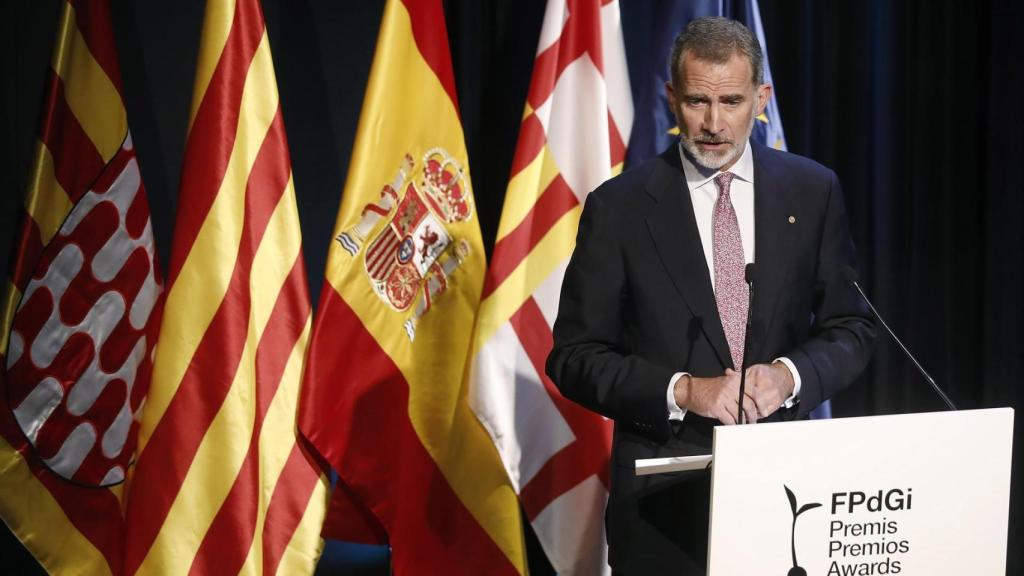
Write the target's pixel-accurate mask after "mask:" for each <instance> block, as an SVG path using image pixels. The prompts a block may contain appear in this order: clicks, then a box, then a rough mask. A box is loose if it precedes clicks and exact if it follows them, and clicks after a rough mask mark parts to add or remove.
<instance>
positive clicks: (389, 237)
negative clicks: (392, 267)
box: [366, 229, 399, 278]
mask: <svg viewBox="0 0 1024 576" xmlns="http://www.w3.org/2000/svg"><path fill="white" fill-rule="evenodd" d="M384 234H386V236H385V237H384V238H382V239H381V241H380V244H378V245H376V246H375V247H374V250H373V254H371V255H370V259H369V260H367V262H366V267H367V268H368V269H369V270H370V275H371V276H373V277H374V278H379V276H377V273H378V272H379V271H380V269H381V267H382V266H383V265H385V264H386V263H387V262H388V260H389V259H391V257H392V256H394V255H395V253H396V252H398V246H399V238H398V236H397V235H395V233H394V232H392V231H391V230H390V229H386V230H385V231H384Z"/></svg>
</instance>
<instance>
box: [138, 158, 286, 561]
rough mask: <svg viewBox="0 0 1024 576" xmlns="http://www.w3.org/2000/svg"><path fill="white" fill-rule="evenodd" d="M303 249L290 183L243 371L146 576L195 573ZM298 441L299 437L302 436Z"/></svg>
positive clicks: (257, 296)
mask: <svg viewBox="0 0 1024 576" xmlns="http://www.w3.org/2000/svg"><path fill="white" fill-rule="evenodd" d="M236 190H237V189H236ZM234 193H236V194H240V193H241V192H240V191H235V192H234ZM299 246H300V241H299V228H298V216H297V212H296V209H295V199H294V193H293V190H292V186H291V179H290V178H289V181H288V185H287V188H286V192H285V194H284V196H283V197H282V198H281V201H279V202H278V205H277V207H275V209H274V214H273V215H272V216H271V219H270V223H269V225H268V227H267V231H266V233H265V235H264V237H263V240H262V241H261V242H260V245H259V248H257V250H256V255H255V257H254V258H253V262H252V277H251V281H250V285H249V291H250V294H251V299H252V306H251V311H250V314H251V316H250V318H249V331H248V334H247V337H246V342H245V347H244V349H243V350H242V357H241V361H240V363H239V367H238V372H236V373H235V377H234V380H233V381H232V383H231V388H230V390H229V391H228V394H227V396H226V397H225V399H224V403H223V404H222V405H221V407H220V410H218V412H217V415H216V416H215V417H214V419H213V422H212V423H211V424H210V428H209V429H208V430H207V432H206V435H205V436H204V437H203V441H202V442H201V443H200V445H199V449H198V451H197V452H196V455H195V457H194V458H193V460H192V465H191V466H190V467H189V470H188V473H187V474H186V475H185V479H184V481H183V482H182V484H181V489H180V490H179V492H178V495H177V497H176V498H175V500H174V503H173V504H172V505H171V509H170V510H169V511H168V514H167V518H166V519H165V520H164V523H163V526H161V528H160V534H159V535H158V536H157V538H156V540H155V541H154V542H153V545H152V547H151V548H150V549H149V552H148V553H147V555H146V558H145V560H144V561H143V562H142V564H141V565H140V567H139V572H140V573H143V574H144V573H149V572H153V573H166V572H168V571H174V570H175V569H183V568H187V566H182V564H181V559H182V558H192V557H194V556H195V554H196V552H197V551H198V550H199V545H200V543H201V542H202V539H203V536H204V535H205V534H206V531H207V530H208V529H209V527H210V524H211V523H212V522H213V518H214V517H215V516H216V514H217V511H218V510H219V509H220V507H221V505H222V504H223V502H224V499H225V498H226V497H227V494H228V492H229V491H230V489H231V486H232V484H234V482H235V478H236V477H237V476H238V471H239V469H241V467H242V463H243V461H244V459H245V455H246V452H248V450H249V443H250V442H251V440H252V431H253V426H254V416H255V403H256V397H255V390H254V384H255V382H256V349H257V347H258V345H259V341H260V338H262V337H263V335H264V331H265V330H266V328H267V320H268V319H269V316H270V311H271V310H272V309H273V307H274V303H275V302H276V301H277V298H278V295H279V294H280V292H281V287H282V285H283V284H284V281H285V278H286V277H287V276H288V273H289V272H290V271H291V268H292V264H293V263H294V262H295V259H296V258H298V257H299ZM198 297H199V298H202V296H201V295H200V296H198ZM161 352H163V351H161ZM158 357H159V356H158ZM297 362H298V365H297V366H291V373H288V372H286V373H285V375H286V376H289V377H291V378H293V379H295V380H296V382H295V384H294V385H295V386H298V383H297V379H298V375H297V372H300V371H301V355H300V358H299V359H298V360H297ZM289 364H291V359H290V360H289ZM291 437H292V438H294V432H292V433H291ZM262 457H263V454H262V451H261V466H264V465H267V462H266V461H264V460H262ZM270 489H272V486H271V487H270ZM186 564H187V563H186Z"/></svg>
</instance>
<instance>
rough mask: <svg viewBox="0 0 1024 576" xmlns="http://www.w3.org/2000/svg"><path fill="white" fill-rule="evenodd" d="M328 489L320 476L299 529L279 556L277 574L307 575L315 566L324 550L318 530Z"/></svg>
mask: <svg viewBox="0 0 1024 576" xmlns="http://www.w3.org/2000/svg"><path fill="white" fill-rule="evenodd" d="M328 487H329V484H328V482H327V477H326V476H323V475H321V476H320V481H319V482H317V483H316V488H315V489H314V490H313V494H312V495H311V496H310V498H309V505H308V506H306V511H305V513H303V515H302V520H301V521H299V527H298V528H297V529H296V530H295V532H294V533H292V539H291V540H290V541H289V542H288V546H287V547H286V548H285V549H284V553H283V554H281V563H280V564H278V566H277V572H276V573H277V574H282V575H284V576H291V575H292V574H309V573H311V572H312V571H313V567H314V566H316V563H317V561H318V560H319V559H320V554H321V553H323V549H324V541H323V539H322V538H320V529H321V527H322V526H323V523H324V510H325V509H326V508H327V496H328ZM310 552H313V554H310Z"/></svg>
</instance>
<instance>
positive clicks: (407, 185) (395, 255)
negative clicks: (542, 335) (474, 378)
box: [300, 0, 526, 574]
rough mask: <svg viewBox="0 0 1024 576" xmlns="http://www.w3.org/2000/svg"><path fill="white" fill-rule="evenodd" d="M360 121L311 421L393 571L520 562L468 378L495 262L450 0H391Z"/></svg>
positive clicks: (482, 570)
mask: <svg viewBox="0 0 1024 576" xmlns="http://www.w3.org/2000/svg"><path fill="white" fill-rule="evenodd" d="M357 134H358V135H357V139H356V143H355V148H354V152H353V155H352V161H351V163H350V169H349V174H348V178H347V182H346V185H345V193H344V196H343V198H342V204H341V209H340V212H339V214H338V219H337V224H336V229H335V236H334V238H333V240H332V243H331V248H330V251H329V255H328V262H327V269H326V272H325V276H326V281H325V283H324V288H323V291H322V295H321V301H320V307H319V309H318V317H317V322H316V326H315V328H314V330H313V343H312V348H311V351H310V364H309V369H308V371H307V373H306V382H305V386H306V387H305V390H304V396H303V405H302V410H301V417H300V422H301V424H300V426H301V428H302V430H303V432H305V433H306V434H307V436H308V437H309V438H310V439H311V440H312V442H313V443H314V444H315V445H316V447H317V449H318V450H319V451H320V452H321V453H322V454H323V456H324V457H325V458H326V459H327V460H328V461H329V462H330V463H331V465H332V466H333V467H334V469H335V470H336V471H337V472H338V474H339V477H340V482H342V483H343V485H344V486H345V487H347V490H346V491H345V494H347V495H350V496H352V497H353V498H354V499H356V500H357V501H358V503H359V504H361V505H362V506H363V508H364V509H365V510H368V511H369V512H370V513H371V515H372V517H373V519H375V520H376V521H378V522H379V523H380V525H381V526H382V527H383V528H384V530H385V531H386V533H387V536H388V540H389V543H390V544H391V547H392V551H393V556H392V558H393V563H392V565H393V567H394V570H395V572H396V573H397V574H515V573H523V572H525V570H526V562H525V557H524V552H523V542H522V533H521V524H520V517H519V507H518V503H517V501H516V495H515V493H514V492H513V491H512V489H511V486H510V485H509V482H508V479H507V477H506V475H505V471H504V469H503V468H502V464H501V461H500V460H499V458H498V454H497V452H496V451H495V449H494V446H493V444H491V441H490V438H489V437H488V436H487V433H486V432H485V431H484V429H483V428H482V427H481V426H480V424H479V422H478V421H477V420H476V418H475V417H474V416H473V414H472V412H470V410H469V407H468V406H467V403H466V389H465V388H464V386H463V372H464V369H465V366H466V359H467V354H468V352H469V344H470V336H471V333H472V330H473V318H474V315H475V313H476V308H477V304H478V302H479V298H480V289H481V286H482V284H483V277H484V270H485V265H486V263H485V256H484V250H483V244H482V241H481V236H480V228H479V224H478V222H479V219H478V218H479V217H478V215H477V209H476V205H475V204H474V200H473V191H472V186H471V182H470V177H469V170H468V165H467V156H466V147H465V141H464V137H463V132H462V125H461V121H460V119H459V111H458V104H457V100H456V95H455V82H454V77H453V73H452V65H451V56H450V52H449V47H448V39H447V32H446V29H445V19H444V14H443V12H442V10H441V2H440V0H404V1H400V0H390V1H389V2H388V3H387V6H386V7H385V10H384V16H383V21H382V23H381V30H380V34H379V36H378V40H377V52H376V55H375V57H374V62H373V68H372V70H371V73H370V80H369V85H368V87H367V90H366V96H365V98H364V101H363V110H362V113H361V117H360V121H359V129H358V133H357ZM352 521H353V522H354V523H359V522H360V521H361V518H359V517H358V516H356V515H353V517H352Z"/></svg>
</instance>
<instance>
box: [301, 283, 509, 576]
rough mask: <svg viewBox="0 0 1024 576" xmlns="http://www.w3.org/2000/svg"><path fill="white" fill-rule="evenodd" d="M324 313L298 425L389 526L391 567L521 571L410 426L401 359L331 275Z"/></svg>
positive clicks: (424, 570)
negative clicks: (396, 361)
mask: <svg viewBox="0 0 1024 576" xmlns="http://www.w3.org/2000/svg"><path fill="white" fill-rule="evenodd" d="M318 314H319V319H318V321H317V324H316V327H314V330H313V341H312V344H311V348H310V356H309V364H308V366H307V369H306V380H305V383H304V389H303V398H302V403H301V407H300V410H299V428H300V430H302V432H303V433H304V434H305V435H306V437H307V438H309V439H310V441H311V442H312V443H313V445H314V446H315V447H316V448H317V449H318V450H319V451H320V453H321V454H322V455H323V456H324V457H325V458H326V459H327V460H328V461H329V462H330V463H331V465H332V466H333V468H334V469H335V470H337V471H338V472H339V474H340V476H341V478H342V480H343V481H344V482H345V483H346V485H347V486H348V487H349V488H350V489H351V492H352V494H353V496H354V497H355V498H358V499H359V500H360V501H361V502H362V504H364V505H365V506H366V507H367V508H369V509H370V510H371V511H372V512H373V513H374V515H375V516H376V517H377V519H378V520H379V521H380V523H381V524H382V525H383V526H384V527H385V529H386V530H387V531H388V536H389V541H390V543H391V546H392V551H393V563H392V566H393V567H394V571H395V573H396V574H403V573H408V574H516V573H517V571H516V569H515V567H514V566H513V565H512V564H511V563H510V562H509V560H508V558H507V557H506V556H505V555H504V553H502V552H501V550H500V549H499V548H498V547H497V546H496V545H495V543H494V541H493V540H492V539H491V538H490V536H489V535H488V534H487V532H486V531H484V529H483V528H482V527H481V526H480V525H479V524H478V523H477V522H476V520H475V519H474V518H473V516H472V515H471V514H470V513H469V511H468V510H467V509H466V507H465V505H464V504H463V503H462V501H461V500H459V498H458V496H457V495H456V494H455V492H454V491H453V490H452V488H451V486H450V485H449V484H448V482H447V480H446V479H445V477H444V475H443V474H442V473H441V471H440V470H439V469H438V467H437V464H436V463H435V462H434V460H433V459H432V458H431V456H430V454H429V453H428V452H427V450H426V448H424V446H423V444H422V442H421V441H420V438H419V436H418V435H417V434H416V431H415V430H414V429H413V427H412V423H411V422H410V420H409V416H408V411H407V410H406V409H405V407H406V406H408V402H409V389H408V383H407V382H406V381H405V379H404V377H403V376H402V374H401V372H400V371H399V368H398V366H396V365H395V364H394V363H393V362H392V360H391V358H390V357H388V355H387V353H385V352H384V351H383V350H382V349H381V348H380V347H379V346H378V345H377V343H376V340H375V339H374V337H373V336H372V335H371V334H370V333H369V332H368V331H367V330H366V328H365V327H364V326H363V325H362V323H361V322H360V320H359V317H358V316H356V314H355V312H353V310H352V309H351V308H350V307H349V306H348V304H347V303H346V302H345V301H344V300H343V299H342V298H341V297H340V296H339V295H338V293H337V292H335V291H334V289H333V287H332V286H331V285H330V283H329V282H328V283H325V284H324V288H323V291H322V296H321V301H320V306H319V308H318ZM394 329H395V330H401V326H400V325H399V324H398V323H397V322H396V323H395V325H394ZM339 345H343V346H344V353H338V349H339V348H338V347H339Z"/></svg>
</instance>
